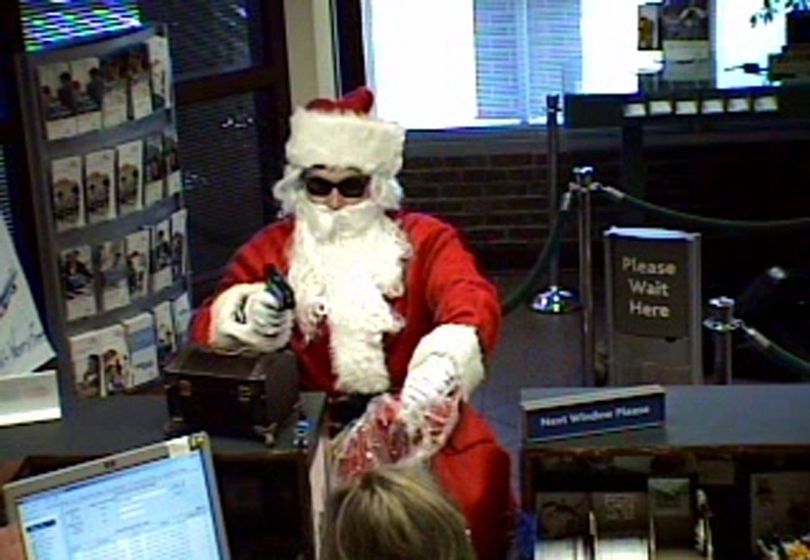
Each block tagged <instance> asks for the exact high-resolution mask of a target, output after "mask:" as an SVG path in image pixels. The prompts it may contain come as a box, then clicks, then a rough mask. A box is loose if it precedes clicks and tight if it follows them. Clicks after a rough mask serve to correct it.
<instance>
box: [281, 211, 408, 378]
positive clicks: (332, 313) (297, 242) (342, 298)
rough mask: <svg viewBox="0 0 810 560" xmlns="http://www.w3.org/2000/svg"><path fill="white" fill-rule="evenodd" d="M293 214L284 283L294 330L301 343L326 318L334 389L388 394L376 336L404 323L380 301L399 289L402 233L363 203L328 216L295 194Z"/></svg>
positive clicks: (403, 257)
mask: <svg viewBox="0 0 810 560" xmlns="http://www.w3.org/2000/svg"><path fill="white" fill-rule="evenodd" d="M295 214H296V218H297V219H296V225H295V233H294V235H293V247H292V255H291V262H290V275H289V280H290V285H291V286H292V288H293V290H294V292H295V296H296V321H297V323H298V326H299V328H300V329H301V331H302V332H303V334H304V337H305V339H306V340H307V341H309V340H311V339H312V338H313V337H314V336H315V334H316V332H317V330H318V326H319V324H320V323H321V321H323V320H326V321H327V324H328V325H329V332H330V350H331V355H332V365H333V367H334V369H335V373H336V375H337V377H338V382H337V389H338V390H340V391H344V392H353V393H376V392H380V391H384V390H386V389H388V387H389V385H390V381H389V376H388V371H387V368H386V365H385V356H384V352H383V335H384V334H386V333H395V332H397V331H399V330H400V329H401V328H402V327H403V326H404V323H403V320H402V318H401V317H400V316H399V315H397V314H396V313H395V312H394V311H393V309H392V308H391V306H390V305H389V303H388V301H387V300H386V298H388V299H392V298H396V297H399V296H401V295H402V294H403V291H404V278H403V274H404V266H405V261H406V260H407V259H408V257H409V256H410V255H411V246H410V244H409V242H408V240H407V238H406V236H405V234H404V232H403V231H402V230H401V229H400V228H399V226H398V225H397V224H396V223H395V222H394V221H393V220H391V219H390V218H389V217H388V216H386V215H385V212H384V211H383V209H382V207H381V206H380V205H378V204H377V203H375V202H373V201H371V200H365V201H363V202H360V203H358V204H354V205H351V206H347V207H344V208H341V209H340V210H337V211H335V210H331V209H330V208H328V207H327V206H325V205H322V204H314V203H312V202H311V201H309V199H307V198H306V197H305V196H302V197H301V198H300V199H299V201H298V202H297V204H296V208H295Z"/></svg>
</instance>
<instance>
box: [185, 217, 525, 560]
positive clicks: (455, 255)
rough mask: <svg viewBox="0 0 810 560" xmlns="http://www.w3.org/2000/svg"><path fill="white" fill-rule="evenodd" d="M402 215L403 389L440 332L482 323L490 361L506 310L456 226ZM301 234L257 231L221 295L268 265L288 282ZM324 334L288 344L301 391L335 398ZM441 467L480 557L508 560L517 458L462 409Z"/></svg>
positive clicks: (195, 328) (391, 340)
mask: <svg viewBox="0 0 810 560" xmlns="http://www.w3.org/2000/svg"><path fill="white" fill-rule="evenodd" d="M394 218H395V219H396V220H397V222H398V223H399V224H400V226H401V227H402V229H403V231H404V232H405V233H406V235H407V237H408V240H409V241H410V243H411V246H412V248H413V255H412V257H411V258H410V259H409V260H408V262H407V265H406V275H407V280H406V284H405V293H404V294H403V295H402V297H400V298H397V299H395V300H393V301H392V305H393V308H394V309H395V311H397V312H398V313H399V314H400V315H401V316H402V317H403V318H404V320H405V326H404V328H403V329H402V330H401V331H399V332H398V333H396V334H393V335H389V336H387V337H386V340H385V352H386V363H387V366H388V371H389V374H390V376H391V385H392V387H393V388H399V387H401V386H402V383H403V382H404V380H405V376H406V374H407V367H408V362H409V360H410V358H411V355H412V354H413V351H414V349H415V348H416V346H417V344H418V343H419V341H420V340H421V338H422V337H423V336H425V335H426V334H428V333H429V332H431V331H432V330H433V329H434V328H435V327H436V326H438V325H441V324H448V323H451V324H464V325H472V326H475V327H476V330H477V332H478V336H479V340H480V343H481V347H482V352H483V354H484V355H487V354H488V353H489V352H490V351H491V350H492V348H493V347H494V345H495V342H496V340H497V337H498V333H499V329H500V322H501V308H500V301H499V298H498V294H497V291H496V289H495V288H494V286H493V285H492V284H491V283H490V282H488V281H487V280H485V279H484V278H483V277H482V276H481V274H480V273H479V271H478V269H477V267H476V264H475V260H474V258H473V256H472V255H471V254H470V253H469V251H467V250H466V249H465V247H464V246H463V244H462V242H461V240H460V239H459V236H458V233H457V232H456V230H455V229H454V228H453V227H451V226H449V225H447V224H445V223H443V222H441V221H439V220H437V219H435V218H432V217H429V216H426V215H424V214H416V213H399V214H396V215H395V216H394ZM293 228H294V222H293V221H292V220H283V221H280V222H277V223H274V224H271V225H270V226H268V227H266V228H264V229H263V230H261V231H260V232H259V233H257V234H256V235H255V236H254V237H253V238H252V239H251V240H250V241H248V242H247V243H246V244H245V245H244V246H243V247H242V248H241V249H239V251H238V252H237V253H236V255H235V256H234V258H233V259H232V261H231V263H230V264H229V266H228V268H227V270H226V272H225V275H224V277H223V279H222V281H221V282H220V284H219V287H218V289H217V293H221V292H222V291H224V290H226V289H227V288H229V287H231V286H233V285H234V284H239V283H253V282H262V281H264V280H265V278H264V274H265V270H266V269H267V267H268V265H274V266H275V267H276V268H277V269H278V270H281V271H282V272H283V273H284V274H285V275H286V274H287V273H288V272H289V266H290V260H289V258H290V255H289V251H290V247H291V241H292V233H293ZM213 299H214V298H211V299H210V300H208V301H207V302H206V303H205V304H204V305H203V306H202V307H201V308H200V309H199V310H198V311H197V313H196V315H195V318H194V322H193V324H192V328H191V337H192V340H194V341H195V342H198V343H202V344H208V343H209V331H210V320H211V317H210V305H211V302H212V301H213ZM321 329H322V331H321V332H320V333H319V336H318V337H317V338H316V339H315V340H312V341H310V342H309V343H305V341H304V339H303V336H302V334H301V333H300V332H298V330H297V329H296V330H295V331H294V332H293V336H292V340H291V343H290V344H291V347H292V349H293V350H294V351H295V353H296V355H297V356H298V358H299V361H300V365H301V372H300V374H301V388H302V389H303V390H314V391H325V392H326V393H328V394H335V393H336V390H335V380H336V377H335V374H334V373H333V371H332V365H331V358H330V352H329V333H328V327H327V326H326V325H325V324H324V325H322V326H321ZM433 470H434V473H435V475H436V476H437V478H438V479H439V480H440V481H441V482H442V483H443V485H444V487H445V488H446V489H447V491H448V492H449V494H450V495H451V496H452V497H454V498H455V499H456V501H457V502H458V503H459V505H460V506H461V509H462V511H463V512H464V514H465V516H466V518H467V520H468V522H469V524H470V528H471V532H472V538H473V543H474V545H475V548H476V551H477V553H478V556H479V558H480V559H482V560H486V559H490V558H492V559H495V558H503V557H504V556H505V554H506V551H507V548H508V540H509V532H510V530H511V527H512V521H513V518H512V514H513V507H512V506H513V503H514V502H513V497H512V493H511V489H510V466H509V456H508V455H507V453H506V452H505V451H504V450H503V449H502V448H501V447H500V445H499V444H498V443H497V441H496V439H495V436H494V434H493V433H492V431H491V429H490V428H489V426H488V425H487V423H486V422H485V421H484V420H483V418H482V417H481V416H480V415H479V414H478V413H477V412H475V411H474V410H473V409H472V407H470V406H469V405H464V406H463V407H462V414H461V417H460V420H459V423H458V425H457V427H456V429H455V431H454V432H453V435H452V436H451V437H450V439H449V440H448V443H447V444H446V446H445V448H444V449H443V450H442V451H441V452H440V453H439V454H438V455H437V456H436V457H435V458H434V461H433Z"/></svg>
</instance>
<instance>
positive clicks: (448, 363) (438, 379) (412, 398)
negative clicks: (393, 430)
mask: <svg viewBox="0 0 810 560" xmlns="http://www.w3.org/2000/svg"><path fill="white" fill-rule="evenodd" d="M459 388H460V380H459V377H458V375H457V373H456V366H455V364H454V363H453V361H452V360H451V359H450V358H449V357H447V356H443V355H441V354H432V355H429V356H427V357H426V358H425V359H424V360H422V361H421V362H419V363H418V364H417V365H413V366H412V367H411V369H410V371H409V372H408V376H407V377H406V378H405V384H404V385H403V387H402V393H401V394H400V400H401V401H402V406H403V411H402V412H403V416H404V417H405V419H406V422H407V423H408V425H409V426H410V427H412V428H417V429H418V428H420V427H421V426H422V425H423V424H424V423H425V421H426V413H427V412H428V411H429V410H430V409H431V407H435V406H440V405H442V404H443V403H444V402H446V401H447V400H448V399H449V398H451V397H452V396H453V395H454V394H456V393H458V391H459Z"/></svg>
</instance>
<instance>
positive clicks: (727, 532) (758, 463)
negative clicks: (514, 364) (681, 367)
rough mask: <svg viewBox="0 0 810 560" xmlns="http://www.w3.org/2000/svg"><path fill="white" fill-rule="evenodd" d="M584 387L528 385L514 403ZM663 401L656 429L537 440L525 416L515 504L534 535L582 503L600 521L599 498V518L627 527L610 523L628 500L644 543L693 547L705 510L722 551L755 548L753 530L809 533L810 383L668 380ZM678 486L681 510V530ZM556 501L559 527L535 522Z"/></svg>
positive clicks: (731, 553)
mask: <svg viewBox="0 0 810 560" xmlns="http://www.w3.org/2000/svg"><path fill="white" fill-rule="evenodd" d="M582 391H586V389H582V388H553V389H552V388H549V389H545V388H543V389H540V388H537V389H524V390H522V391H521V402H523V403H530V402H536V401H537V400H542V399H544V398H552V397H561V396H566V395H571V394H577V393H581V392H582ZM665 405H666V422H665V424H664V425H663V426H662V427H652V428H643V429H638V430H631V431H620V432H613V433H603V434H599V435H588V436H581V437H573V438H568V439H556V440H551V441H542V442H540V441H529V440H528V439H527V436H526V433H527V432H526V429H525V424H524V433H523V440H522V449H521V478H522V481H521V486H522V488H521V490H522V506H523V510H524V512H525V513H526V514H529V515H530V516H533V517H536V519H537V527H538V533H537V536H538V539H541V540H542V539H544V538H545V539H548V538H551V537H554V536H555V535H554V532H555V531H557V532H558V533H559V532H560V531H564V530H568V531H569V533H570V531H572V530H574V531H576V530H577V529H576V522H575V521H572V519H573V518H575V517H576V512H575V510H576V507H578V506H577V505H576V503H577V502H578V501H579V502H582V503H587V504H590V505H589V507H591V508H595V509H596V512H595V513H596V515H595V517H596V518H597V520H596V521H597V525H598V522H599V519H598V518H599V514H600V511H599V508H600V507H601V508H602V511H601V513H602V517H603V519H604V520H605V525H610V526H621V525H625V526H624V527H619V528H620V529H627V528H628V527H627V526H626V525H627V524H626V523H617V519H618V518H620V517H621V515H619V513H620V510H621V508H620V507H618V506H619V505H620V504H621V503H622V502H623V501H624V502H623V503H624V504H625V505H629V508H628V510H625V513H626V512H627V511H629V510H630V509H633V508H635V510H636V513H635V514H633V515H639V518H640V522H639V523H638V527H636V529H638V531H639V533H646V532H647V531H648V530H652V531H654V532H657V533H658V534H653V535H652V536H651V540H652V541H657V544H658V548H659V550H660V551H664V550H665V549H666V548H667V546H669V544H673V546H679V547H683V548H684V549H689V548H693V546H694V536H695V533H694V530H695V528H696V527H697V526H698V525H697V522H698V521H699V518H700V517H703V518H704V519H705V520H706V521H707V525H706V527H707V528H708V529H710V532H711V535H710V538H711V545H712V548H713V551H714V558H717V559H721V560H722V559H734V560H741V559H746V558H757V557H759V552H758V551H757V548H756V546H755V541H756V538H757V537H758V536H760V535H758V533H759V534H761V533H770V534H774V533H776V534H787V533H789V532H797V533H799V534H794V535H793V536H801V535H802V534H807V533H810V384H792V385H729V386H668V387H666V394H665ZM684 492H685V493H684ZM679 495H680V496H683V497H684V501H683V502H682V503H683V506H684V510H689V511H683V512H681V513H683V514H685V515H684V516H683V519H682V521H684V522H685V523H680V528H679V522H678V517H679V515H681V513H679V511H678V508H679V506H678V503H679V499H680V498H679V497H678V496H679ZM699 497H705V499H706V502H705V503H697V502H698V501H699V500H698V498H699ZM611 500H613V503H612V505H611ZM563 510H565V515H567V516H568V517H569V519H567V520H563V521H564V522H563V523H562V525H565V527H564V528H563V529H560V527H561V526H562V525H560V524H559V523H557V526H555V527H552V526H551V525H552V523H551V522H549V521H548V519H546V520H545V521H546V525H547V527H543V526H542V525H543V522H544V519H543V517H544V515H545V516H546V518H548V517H554V516H553V513H554V511H557V512H560V511H563ZM592 511H593V510H592ZM639 512H641V514H639ZM630 517H632V515H629V514H628V516H627V518H626V519H625V520H619V521H630ZM642 517H643V519H641V518H642ZM650 520H653V521H656V522H657V523H648V522H649V521H650ZM556 521H560V516H557V518H556ZM583 527H584V526H583ZM583 530H586V531H587V530H588V529H587V528H585V529H583ZM679 531H680V533H678V532H679ZM604 534H605V531H603V532H602V533H601V534H599V535H598V537H597V538H601V537H602V536H604ZM557 536H559V535H557ZM562 536H564V537H570V536H571V535H570V534H568V535H562ZM645 538H646V535H645ZM678 540H681V542H680V543H678V542H677V541H678ZM657 557H658V558H662V557H669V556H666V555H665V554H659V555H658V556H657ZM673 557H677V556H673ZM687 557H692V556H691V555H689V556H687ZM695 557H700V555H699V554H695ZM681 558H684V556H681Z"/></svg>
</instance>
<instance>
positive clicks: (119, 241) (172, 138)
mask: <svg viewBox="0 0 810 560" xmlns="http://www.w3.org/2000/svg"><path fill="white" fill-rule="evenodd" d="M17 71H18V73H19V78H20V79H19V80H18V82H19V84H20V86H19V87H20V90H21V91H20V98H21V99H22V100H23V107H22V111H23V117H24V122H25V123H26V139H25V140H26V149H27V151H28V160H29V162H30V165H29V173H30V179H31V185H32V189H33V191H34V192H33V193H32V199H33V204H34V208H33V210H34V214H35V222H36V223H35V226H36V231H37V236H38V238H39V239H38V241H39V243H38V245H39V248H40V254H39V255H38V258H39V260H40V266H41V270H42V274H43V278H42V282H43V291H44V293H45V302H44V303H45V305H44V307H45V310H46V319H47V324H48V331H49V334H50V337H51V339H52V342H53V344H54V346H55V347H56V348H57V349H58V356H59V364H58V365H59V371H60V378H61V381H62V383H61V384H62V389H63V394H65V393H67V392H71V393H75V394H78V395H79V396H81V397H104V396H108V395H110V394H113V393H119V392H120V393H124V392H130V391H132V390H134V389H137V388H138V387H141V386H144V385H146V384H148V383H149V382H151V381H154V380H155V379H157V378H158V375H159V363H160V360H161V359H164V358H165V356H166V355H167V354H169V353H171V352H172V351H173V350H174V349H176V347H177V344H178V343H179V342H180V341H182V338H183V337H184V334H185V331H186V329H187V326H188V321H189V317H190V309H189V304H188V302H189V298H188V290H189V287H190V282H189V277H190V276H189V274H190V271H189V264H188V251H187V243H186V237H187V236H186V210H185V208H184V202H183V193H182V178H181V173H180V168H179V165H178V160H177V134H176V127H175V122H176V119H175V110H174V106H175V105H174V98H173V97H174V96H173V87H172V81H171V64H170V58H169V51H168V39H167V36H166V30H165V28H164V27H163V26H157V25H155V26H153V25H149V26H145V27H142V28H139V29H137V30H135V31H131V32H127V33H126V34H123V35H118V36H115V37H113V38H107V39H103V40H99V41H94V42H89V43H84V44H80V45H75V46H69V47H65V48H61V49H55V50H49V51H45V52H36V53H27V54H24V55H20V56H19V57H18V58H17Z"/></svg>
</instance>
